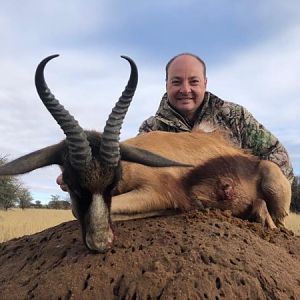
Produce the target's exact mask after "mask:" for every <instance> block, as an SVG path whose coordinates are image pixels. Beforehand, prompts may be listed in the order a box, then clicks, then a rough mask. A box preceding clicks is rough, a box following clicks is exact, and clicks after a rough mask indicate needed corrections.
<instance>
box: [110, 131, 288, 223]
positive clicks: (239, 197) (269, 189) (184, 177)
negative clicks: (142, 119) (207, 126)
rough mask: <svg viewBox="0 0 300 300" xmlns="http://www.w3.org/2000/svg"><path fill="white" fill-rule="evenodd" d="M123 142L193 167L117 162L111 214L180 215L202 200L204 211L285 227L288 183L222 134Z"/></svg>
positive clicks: (154, 136)
mask: <svg viewBox="0 0 300 300" xmlns="http://www.w3.org/2000/svg"><path fill="white" fill-rule="evenodd" d="M124 143H127V144H130V145H133V146H136V147H139V148H143V149H146V150H149V151H152V152H154V153H157V154H160V155H162V156H165V157H167V158H169V159H173V160H176V161H180V162H182V163H188V164H193V165H194V166H195V167H192V168H191V167H170V168H151V167H147V166H144V165H140V164H135V163H129V162H122V176H121V181H120V182H119V184H118V186H117V188H116V191H115V196H114V197H113V199H112V214H113V215H114V214H118V215H120V214H125V215H126V214H127V215H133V216H134V214H138V215H139V216H142V215H143V213H144V214H149V213H150V212H157V211H161V212H162V211H164V210H166V209H177V208H179V209H180V210H183V211H184V210H189V209H191V208H192V207H193V206H195V205H196V203H198V202H197V201H201V203H202V204H203V206H204V207H215V208H220V209H230V210H231V211H232V212H233V215H235V216H239V217H242V218H247V219H251V218H254V217H253V216H255V220H258V221H259V222H261V223H264V224H266V226H268V227H274V223H275V224H276V225H277V226H278V225H283V224H284V218H285V217H286V216H287V214H288V212H289V205H290V199H291V187H290V184H289V182H288V180H287V179H286V178H285V177H284V175H283V174H282V172H281V170H280V169H279V167H278V166H277V165H275V164H274V163H272V162H270V161H259V160H258V158H256V157H254V156H252V155H250V154H247V153H246V152H245V151H243V150H241V149H238V148H236V147H234V146H233V145H231V144H230V142H228V141H227V140H226V137H224V134H223V133H222V132H220V131H218V130H215V131H213V132H210V133H207V132H203V131H197V132H192V133H169V132H159V131H156V132H150V133H147V134H144V135H140V136H137V137H135V138H132V139H129V140H127V141H125V142H124ZM258 199H262V200H261V201H258ZM195 200H197V201H195ZM262 201H264V203H265V205H266V208H264V206H263V202H262ZM257 203H259V205H258V204H257ZM145 216H146V215H145ZM271 217H272V218H271ZM272 219H273V221H274V223H273V221H272Z"/></svg>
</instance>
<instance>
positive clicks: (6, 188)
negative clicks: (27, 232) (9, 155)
mask: <svg viewBox="0 0 300 300" xmlns="http://www.w3.org/2000/svg"><path fill="white" fill-rule="evenodd" d="M6 161H7V159H6V157H0V165H3V164H5V163H6ZM12 207H19V208H22V209H25V208H51V209H70V208H71V204H70V200H69V199H66V200H63V199H61V198H60V196H59V195H51V200H50V201H49V203H48V204H46V205H43V204H42V203H41V201H39V200H37V201H35V202H34V203H33V197H32V195H31V193H30V191H29V190H28V189H27V188H26V187H25V186H24V185H23V183H22V182H21V181H20V180H18V179H17V178H16V177H12V176H5V177H0V209H1V210H8V209H9V208H12Z"/></svg>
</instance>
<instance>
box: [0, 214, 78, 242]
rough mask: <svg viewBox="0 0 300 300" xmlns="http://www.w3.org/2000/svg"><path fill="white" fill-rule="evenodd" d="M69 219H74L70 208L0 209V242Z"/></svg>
mask: <svg viewBox="0 0 300 300" xmlns="http://www.w3.org/2000/svg"><path fill="white" fill-rule="evenodd" d="M70 220H74V217H73V215H72V212H71V210H57V209H25V210H22V209H10V210H8V211H3V210H0V243H1V242H4V241H7V240H10V239H13V238H16V237H20V236H23V235H28V234H32V233H36V232H39V231H42V230H44V229H46V228H49V227H53V226H55V225H58V224H60V223H63V222H66V221H70Z"/></svg>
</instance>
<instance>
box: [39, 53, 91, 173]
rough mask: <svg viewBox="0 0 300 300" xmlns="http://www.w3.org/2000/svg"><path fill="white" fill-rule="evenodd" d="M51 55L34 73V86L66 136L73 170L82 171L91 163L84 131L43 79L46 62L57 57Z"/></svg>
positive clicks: (89, 149) (89, 150)
mask: <svg viewBox="0 0 300 300" xmlns="http://www.w3.org/2000/svg"><path fill="white" fill-rule="evenodd" d="M57 56H58V55H57V54H56V55H51V56H48V57H46V58H45V59H43V60H42V61H41V62H40V64H39V65H38V67H37V69H36V72H35V86H36V89H37V92H38V94H39V96H40V98H41V100H42V101H43V103H44V105H45V106H46V108H47V109H48V111H49V112H50V114H51V115H52V116H53V118H54V119H55V120H56V122H57V123H58V124H59V126H60V128H61V129H62V130H63V132H64V134H65V135H66V141H67V147H68V152H69V157H70V163H71V165H72V167H73V168H75V169H76V170H78V171H80V170H83V169H84V168H85V167H86V166H87V165H88V164H89V162H90V161H91V159H92V153H91V148H90V145H89V142H88V139H87V137H86V134H85V132H84V130H83V129H82V128H81V127H80V125H79V124H78V122H77V121H76V120H75V119H74V117H73V116H72V115H71V114H70V113H69V112H68V111H67V110H66V109H65V108H64V107H63V106H62V105H61V104H60V103H59V101H58V100H57V99H55V96H54V95H53V94H52V93H51V91H50V89H49V88H48V86H47V84H46V82H45V78H44V68H45V66H46V64H47V63H48V61H50V60H51V59H53V58H55V57H57Z"/></svg>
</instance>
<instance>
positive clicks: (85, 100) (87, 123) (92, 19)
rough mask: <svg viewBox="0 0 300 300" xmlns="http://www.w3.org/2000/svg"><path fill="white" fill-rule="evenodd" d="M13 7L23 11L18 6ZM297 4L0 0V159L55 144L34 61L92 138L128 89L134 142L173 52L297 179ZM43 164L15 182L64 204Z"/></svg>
mask: <svg viewBox="0 0 300 300" xmlns="http://www.w3.org/2000/svg"><path fill="white" fill-rule="evenodd" d="M21 3H22V4H21ZM299 36H300V8H299V1H298V0H289V1H282V0H259V1H258V0H244V1H236V0H231V1H228V0H226V1H225V0H210V1H208V0H207V1H202V0H184V1H183V0H181V1H178V0H173V1H171V0H164V1H156V0H152V1H141V0H128V1H122V0H119V1H118V0H107V1H106V0H84V1H83V0H72V1H71V0H65V1H61V0H52V1H44V0H39V1H38V0H27V1H25V2H24V1H23V2H21V1H17V0H10V1H4V2H3V3H1V10H0V40H1V47H0V104H1V105H0V134H1V137H2V138H1V142H0V155H1V156H7V157H8V159H9V160H12V159H15V158H17V157H19V156H21V155H25V154H27V153H29V152H31V151H35V150H37V149H40V148H42V147H45V146H48V145H51V144H55V143H57V142H59V141H60V140H62V139H63V138H64V135H63V133H62V132H61V130H60V128H59V127H58V125H57V124H56V122H55V121H54V120H53V118H52V117H51V116H50V114H49V113H48V112H47V110H46V109H45V107H44V106H43V104H42V102H41V101H40V100H39V98H38V96H37V93H36V90H35V86H34V80H33V78H34V72H35V69H36V66H37V64H38V63H39V62H40V61H41V60H42V59H43V58H44V57H46V56H48V55H52V54H60V56H59V57H58V58H56V59H54V60H52V61H51V62H50V63H48V65H47V67H46V70H45V78H46V81H47V83H48V86H49V87H50V89H51V91H52V92H53V93H54V94H55V96H56V97H57V98H58V99H59V100H60V101H61V103H62V104H63V105H64V106H65V107H66V108H67V109H68V110H69V111H70V113H71V114H73V115H74V116H75V118H76V119H77V120H78V121H79V123H80V124H81V126H82V127H83V128H85V129H95V130H99V131H102V129H103V127H104V124H105V121H106V118H107V116H108V115H109V113H110V111H111V109H112V107H113V106H114V103H115V102H116V101H117V99H118V98H119V96H120V95H121V92H122V90H123V89H124V87H125V85H126V83H127V80H128V76H129V71H130V70H129V66H128V63H127V62H126V61H125V60H123V59H121V58H120V55H128V56H130V57H131V58H133V59H134V60H135V62H136V64H137V66H138V69H139V84H138V88H137V91H136V94H135V97H134V99H133V101H132V104H131V106H130V108H129V112H128V114H127V115H126V118H125V121H124V124H123V127H122V133H121V139H122V140H124V139H126V138H129V137H133V136H135V135H136V134H137V132H138V128H139V126H140V124H141V123H142V121H143V120H145V119H146V118H148V117H149V116H151V115H154V114H155V112H156V110H157V108H158V105H159V102H160V100H161V97H162V95H163V93H164V92H165V81H164V78H165V74H164V68H165V64H166V63H167V61H168V60H169V59H170V58H171V57H173V56H174V55H176V54H178V53H182V52H191V53H195V54H197V55H199V56H200V57H201V58H203V60H204V61H205V62H206V64H207V76H208V90H209V91H210V92H212V93H214V94H216V95H217V96H219V97H220V98H222V99H224V100H228V101H232V102H236V103H239V104H241V105H243V106H245V107H246V108H247V109H248V110H249V111H250V112H251V113H252V114H253V115H254V117H255V118H256V119H257V120H259V122H261V123H262V124H263V125H264V126H265V127H267V128H268V129H269V130H270V131H271V132H272V133H273V134H274V135H275V136H277V137H278V138H279V140H280V141H281V142H282V143H283V144H284V146H285V147H286V148H287V150H288V152H289V155H290V158H291V160H292V163H293V166H294V169H295V173H296V174H297V175H299V174H300V154H299V152H298V149H299V146H300V123H299V119H300V118H299V117H300V109H299V100H298V98H299V95H300V84H299V78H300V39H299ZM59 173H60V170H59V168H58V167H57V166H51V167H46V168H43V169H40V170H36V171H33V172H31V173H29V174H26V175H22V176H19V179H20V180H21V181H22V182H23V183H24V185H25V186H26V187H27V188H28V189H29V190H30V191H31V193H32V195H33V197H34V200H35V201H37V200H39V201H42V203H47V202H48V201H50V200H51V195H60V196H61V197H62V198H65V197H66V193H63V192H62V191H60V189H59V187H58V186H57V185H56V183H55V180H56V177H57V176H58V174H59Z"/></svg>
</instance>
